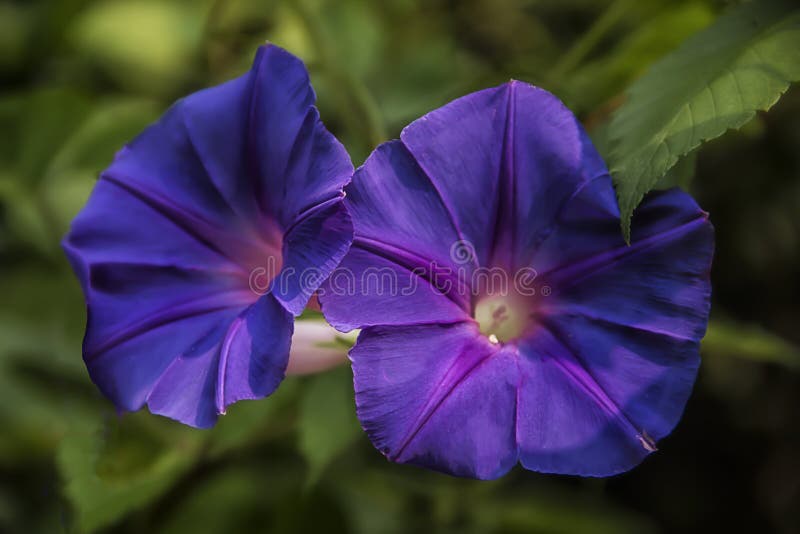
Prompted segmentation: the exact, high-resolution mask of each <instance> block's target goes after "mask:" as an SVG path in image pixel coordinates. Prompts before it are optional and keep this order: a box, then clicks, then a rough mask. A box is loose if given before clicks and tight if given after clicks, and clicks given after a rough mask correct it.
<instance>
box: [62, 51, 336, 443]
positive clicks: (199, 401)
mask: <svg viewBox="0 0 800 534" xmlns="http://www.w3.org/2000/svg"><path fill="white" fill-rule="evenodd" d="M314 100H315V96H314V92H313V90H312V89H311V86H310V84H309V80H308V74H307V72H306V70H305V67H304V66H303V64H302V62H301V61H300V60H299V59H297V58H295V57H294V56H292V55H290V54H289V53H287V52H286V51H284V50H282V49H280V48H278V47H275V46H265V47H262V48H260V49H259V51H258V54H257V56H256V59H255V62H254V64H253V67H252V69H251V70H250V71H249V72H248V73H247V74H245V75H244V76H242V77H240V78H237V79H235V80H232V81H230V82H227V83H225V84H223V85H220V86H217V87H214V88H211V89H206V90H203V91H200V92H198V93H195V94H193V95H190V96H188V97H186V98H184V99H182V100H180V101H179V102H177V103H176V104H175V105H174V106H172V108H170V109H169V111H167V112H166V114H165V115H164V116H163V117H162V118H161V119H160V120H159V121H158V122H157V123H156V124H154V125H153V126H151V127H149V128H148V129H147V130H146V131H145V132H144V133H142V134H141V135H140V136H139V137H138V138H136V139H135V140H134V141H133V142H131V143H130V144H129V145H128V146H126V147H125V148H124V149H123V150H122V151H121V152H120V153H119V154H118V155H117V157H116V159H115V160H114V162H113V163H112V164H111V166H110V167H109V168H108V169H106V170H105V171H104V172H103V173H102V174H101V176H100V179H99V181H98V183H97V185H96V187H95V189H94V191H93V192H92V195H91V197H90V199H89V201H88V203H87V205H86V207H85V208H84V209H83V211H81V213H80V214H79V215H78V217H77V218H76V219H75V221H74V222H73V224H72V228H71V230H70V233H69V235H68V236H67V237H66V239H65V241H64V249H65V251H66V253H67V256H68V257H69V260H70V262H71V263H72V266H73V268H74V269H75V271H76V273H77V275H78V277H79V279H80V281H81V284H82V286H83V290H84V293H85V296H86V304H87V308H88V320H87V328H86V337H85V339H84V359H85V361H86V366H87V367H88V369H89V373H90V375H91V377H92V380H93V381H94V382H95V383H96V384H97V386H98V387H99V388H100V389H101V390H102V392H103V393H104V394H105V395H106V396H108V397H109V398H110V399H111V400H112V401H113V402H114V403H115V404H116V405H117V407H118V408H119V409H121V410H137V409H139V408H141V407H142V406H143V405H144V404H147V405H148V407H149V408H150V410H151V411H152V412H154V413H157V414H162V415H165V416H168V417H171V418H174V419H177V420H179V421H182V422H184V423H187V424H190V425H193V426H198V427H208V426H211V425H213V424H214V422H215V421H216V418H217V415H218V414H221V413H224V411H225V407H226V406H228V405H229V404H231V403H233V402H236V401H237V400H241V399H255V398H261V397H264V396H266V395H269V394H270V393H272V392H273V391H274V390H275V388H276V387H277V386H278V384H279V383H280V382H281V380H282V379H283V377H284V372H285V370H286V366H287V360H288V355H289V345H290V339H291V337H292V325H293V321H294V316H296V315H298V314H300V313H301V312H302V310H303V308H304V307H305V305H306V303H307V301H308V299H309V297H310V296H311V295H312V294H313V292H314V291H315V290H316V289H317V287H318V286H319V284H320V283H321V282H322V280H324V278H325V277H327V276H328V274H329V273H330V272H331V271H332V270H333V269H334V268H335V267H336V265H338V263H339V261H340V260H341V259H342V257H343V256H344V255H345V253H346V252H347V249H348V248H349V246H350V242H351V240H352V225H351V222H350V218H349V216H348V214H347V211H346V209H345V208H344V206H343V204H342V199H343V193H342V187H343V186H344V185H345V184H346V183H347V182H348V181H349V179H350V176H351V174H352V165H351V163H350V159H349V157H348V155H347V153H346V151H345V149H344V148H343V147H342V145H341V144H340V143H339V142H338V141H337V140H336V139H335V138H334V137H333V136H332V135H331V134H330V133H328V131H327V130H326V129H325V128H324V126H323V125H322V123H321V122H320V120H319V114H318V112H317V109H316V108H315V107H314Z"/></svg>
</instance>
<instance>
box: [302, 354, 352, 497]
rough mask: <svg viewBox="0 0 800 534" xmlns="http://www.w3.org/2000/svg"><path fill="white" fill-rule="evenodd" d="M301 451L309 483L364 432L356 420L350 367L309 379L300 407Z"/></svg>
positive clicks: (336, 369)
mask: <svg viewBox="0 0 800 534" xmlns="http://www.w3.org/2000/svg"><path fill="white" fill-rule="evenodd" d="M299 425H300V426H299V432H300V435H299V439H300V443H299V447H300V451H301V452H302V453H303V455H304V456H305V458H306V461H307V462H308V465H309V477H308V480H309V482H311V483H313V482H315V481H316V480H317V479H318V478H319V476H320V475H321V474H322V471H323V470H324V469H325V467H326V466H327V465H328V464H329V463H330V462H331V461H333V460H334V459H335V458H336V456H337V455H339V454H340V453H342V452H343V451H344V450H345V449H346V448H347V447H348V446H349V445H350V444H351V443H353V441H355V439H356V438H357V437H358V435H359V434H360V432H361V429H360V427H359V425H358V420H357V419H356V416H355V402H354V400H353V380H352V375H351V372H350V368H349V367H337V368H335V369H333V370H331V371H328V372H326V373H322V374H318V375H313V376H312V377H310V378H309V380H308V384H307V386H306V391H305V392H304V397H303V399H302V401H301V405H300V420H299Z"/></svg>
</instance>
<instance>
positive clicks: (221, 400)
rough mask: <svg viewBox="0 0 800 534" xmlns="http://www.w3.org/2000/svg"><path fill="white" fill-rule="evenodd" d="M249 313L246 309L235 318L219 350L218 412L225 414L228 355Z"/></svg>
mask: <svg viewBox="0 0 800 534" xmlns="http://www.w3.org/2000/svg"><path fill="white" fill-rule="evenodd" d="M245 313H247V311H246V310H245V311H244V312H242V314H240V315H239V316H238V317H236V319H234V320H233V322H232V323H231V325H230V327H228V331H227V332H226V333H225V339H224V341H223V342H222V345H221V347H220V349H219V350H220V352H219V364H218V368H217V388H216V405H217V413H218V414H220V415H223V414H224V413H225V375H226V373H227V370H228V356H229V355H230V352H231V343H233V340H234V339H236V334H237V333H238V332H239V328H241V326H242V322H243V321H244V317H243V315H244V314H245Z"/></svg>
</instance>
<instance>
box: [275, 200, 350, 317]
mask: <svg viewBox="0 0 800 534" xmlns="http://www.w3.org/2000/svg"><path fill="white" fill-rule="evenodd" d="M352 237H353V225H352V223H351V222H350V215H349V214H348V212H347V209H346V208H345V207H344V203H343V202H342V198H341V197H336V198H334V200H333V201H329V202H328V203H326V204H321V205H318V206H317V207H315V208H314V210H313V211H310V212H308V213H307V214H306V216H305V218H303V219H302V220H300V221H299V222H298V223H297V225H295V226H293V227H292V228H291V229H290V230H289V232H288V233H287V234H286V236H285V237H284V244H283V247H284V254H283V256H284V261H283V269H282V270H281V272H280V274H279V275H278V277H277V278H276V279H275V280H274V283H273V285H272V289H271V292H272V294H273V295H275V297H276V298H277V299H278V300H279V301H280V302H281V303H282V304H283V305H284V307H285V308H286V309H287V310H288V311H289V312H290V313H292V314H294V315H295V316H297V315H300V314H301V313H302V312H303V310H304V309H305V307H306V304H307V303H308V299H309V298H311V295H313V294H314V292H315V291H316V290H317V289H318V288H319V287H320V285H321V284H322V282H323V281H325V280H326V279H327V278H328V276H330V274H331V272H333V270H334V269H335V268H336V267H337V266H338V265H339V262H341V260H342V258H344V256H345V254H347V251H348V250H349V249H350V243H351V241H352Z"/></svg>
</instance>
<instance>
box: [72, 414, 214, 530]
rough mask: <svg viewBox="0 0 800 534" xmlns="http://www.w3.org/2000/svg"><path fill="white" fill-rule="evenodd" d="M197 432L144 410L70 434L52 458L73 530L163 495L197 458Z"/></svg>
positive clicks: (112, 519) (99, 523) (101, 522)
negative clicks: (69, 508)
mask: <svg viewBox="0 0 800 534" xmlns="http://www.w3.org/2000/svg"><path fill="white" fill-rule="evenodd" d="M158 427H160V429H159V428H158ZM198 434H199V432H198V431H193V430H190V429H185V428H182V427H178V426H177V425H175V424H174V423H173V422H170V421H158V420H156V419H155V418H153V416H152V415H150V414H148V413H145V412H141V413H138V414H128V415H126V416H125V417H123V418H121V419H119V420H117V419H114V420H112V421H111V422H110V423H109V424H108V425H106V427H105V428H94V429H91V430H86V429H83V430H77V431H75V432H73V433H70V434H68V435H67V436H66V437H65V438H64V439H63V440H62V442H61V445H60V447H59V449H58V454H57V457H56V461H57V465H58V469H59V472H60V474H61V477H62V480H63V482H64V488H63V491H64V494H65V496H66V498H67V500H68V501H69V502H70V503H71V504H72V507H73V509H74V512H75V526H76V527H77V530H78V531H79V532H92V531H95V530H97V529H99V528H101V527H103V526H106V525H110V524H113V523H114V522H116V521H118V520H119V519H121V518H122V517H124V516H125V515H126V514H127V513H129V512H131V511H133V510H135V509H138V508H141V507H143V506H145V505H146V504H148V503H150V502H152V501H153V500H155V499H157V498H158V497H159V496H161V495H163V494H164V492H166V491H167V490H169V488H171V487H172V486H173V484H175V482H177V480H178V479H179V477H180V476H181V475H182V474H184V473H185V472H186V471H187V470H188V469H189V468H190V467H191V466H192V465H193V464H194V462H195V461H196V459H197V458H198V451H199V447H198V444H199V443H200V441H199V439H197V435H198Z"/></svg>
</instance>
